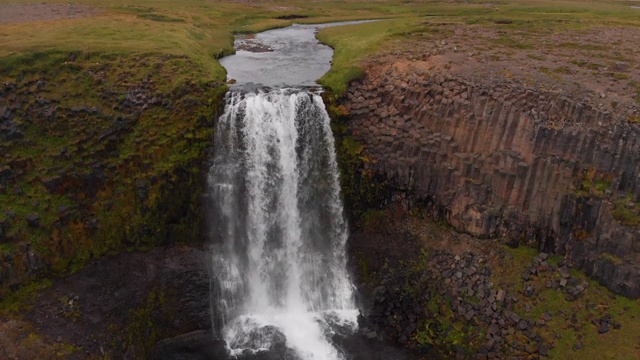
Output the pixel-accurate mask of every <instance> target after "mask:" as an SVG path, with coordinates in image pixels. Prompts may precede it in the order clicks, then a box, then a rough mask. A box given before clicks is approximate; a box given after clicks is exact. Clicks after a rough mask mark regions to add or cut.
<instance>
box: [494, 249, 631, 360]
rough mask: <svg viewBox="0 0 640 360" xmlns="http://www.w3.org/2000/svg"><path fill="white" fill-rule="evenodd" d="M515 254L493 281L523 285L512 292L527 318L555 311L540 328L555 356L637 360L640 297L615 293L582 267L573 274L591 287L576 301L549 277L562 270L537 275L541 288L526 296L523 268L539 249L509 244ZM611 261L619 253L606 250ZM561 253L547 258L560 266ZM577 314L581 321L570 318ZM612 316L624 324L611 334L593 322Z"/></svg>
mask: <svg viewBox="0 0 640 360" xmlns="http://www.w3.org/2000/svg"><path fill="white" fill-rule="evenodd" d="M504 250H505V251H506V252H507V253H508V254H509V256H508V257H507V258H506V259H505V260H503V261H502V263H501V265H500V267H499V268H498V269H496V268H495V267H494V268H493V269H492V270H493V274H492V281H493V282H494V284H496V286H498V287H509V288H510V289H512V290H513V289H515V290H517V291H516V292H513V291H512V292H510V295H511V296H516V297H517V299H518V302H517V303H516V305H515V308H514V310H515V311H516V312H517V313H518V314H519V315H520V316H522V317H523V318H525V319H528V320H531V321H536V320H538V319H540V318H541V317H542V315H543V314H544V313H547V312H548V313H550V314H551V317H552V319H551V321H548V322H547V323H546V325H545V326H544V327H542V328H539V329H538V330H536V332H537V333H539V334H540V335H541V336H542V337H543V338H545V340H546V341H547V342H548V343H549V342H550V343H552V344H553V348H552V349H551V350H550V352H549V357H550V358H552V359H567V360H572V359H575V360H599V359H637V358H638V355H639V354H640V347H638V344H640V341H639V340H640V321H639V320H640V300H631V299H628V298H625V297H623V296H618V295H614V294H612V293H611V292H610V291H609V290H608V289H606V288H605V287H603V286H601V285H599V284H598V283H597V282H596V281H593V280H590V279H588V278H587V276H586V275H584V274H583V273H582V272H580V271H577V270H573V269H572V271H571V277H573V278H575V279H578V280H579V281H582V280H584V281H587V282H588V284H589V286H588V288H587V289H586V290H585V292H584V293H583V294H582V295H581V296H580V297H579V298H578V299H577V300H575V301H572V302H569V301H567V300H566V294H564V293H563V292H562V291H560V290H559V289H547V288H546V287H545V282H546V281H547V280H549V279H554V278H555V279H559V276H560V275H559V274H558V273H557V272H547V273H543V275H539V276H538V277H534V278H533V280H532V283H533V284H535V286H536V287H537V288H538V289H541V291H540V293H539V294H538V295H537V296H534V297H531V298H527V297H524V296H523V295H522V288H523V286H522V283H523V281H522V278H521V276H522V273H523V272H524V270H525V269H526V268H527V267H528V266H529V265H531V264H532V262H533V259H534V258H535V256H536V255H537V254H538V252H537V251H536V250H535V249H532V248H527V247H519V248H516V249H512V248H508V247H504ZM603 256H604V257H606V258H607V259H611V261H614V262H615V261H620V259H619V258H617V257H615V256H613V255H610V254H605V255H603ZM559 260H561V257H559V256H551V257H549V259H548V260H547V262H548V263H549V264H550V265H557V263H558V261H559ZM527 303H529V304H530V306H531V311H530V312H527V311H525V304H527ZM574 314H575V317H576V319H577V321H576V324H575V326H574V325H572V324H571V322H570V321H569V320H568V317H571V316H573V315H574ZM606 314H608V315H610V316H611V317H612V318H613V320H614V321H616V322H618V323H620V324H621V326H622V327H621V329H620V330H617V329H613V328H611V329H610V330H609V332H608V333H606V334H598V329H597V328H596V327H595V325H593V324H592V323H591V321H592V320H593V319H597V318H600V317H602V316H604V315H606ZM577 341H581V342H582V343H583V345H584V348H583V349H581V350H573V346H574V345H575V344H576V342H577Z"/></svg>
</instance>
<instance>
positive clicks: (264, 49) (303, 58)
mask: <svg viewBox="0 0 640 360" xmlns="http://www.w3.org/2000/svg"><path fill="white" fill-rule="evenodd" d="M362 22H364V21H353V22H343V23H328V24H317V25H299V24H296V25H292V26H289V27H286V28H282V29H275V30H269V31H265V32H261V33H259V34H256V35H255V37H249V38H247V37H246V36H244V37H238V38H237V39H236V41H235V48H236V49H237V50H236V54H235V55H231V56H227V57H225V58H223V59H221V60H220V64H222V66H224V67H225V69H227V74H228V75H227V78H228V79H233V80H235V81H236V83H237V84H239V85H246V84H251V83H252V84H256V85H258V86H268V87H281V88H282V87H290V86H315V85H317V83H316V81H317V80H318V79H319V78H320V77H322V75H324V74H325V73H327V71H329V69H330V68H331V57H332V56H333V50H332V49H331V48H330V47H329V46H327V45H323V44H321V43H320V42H319V41H318V40H317V39H316V37H315V35H316V33H317V32H318V30H319V29H322V28H325V27H329V26H336V25H349V24H358V23H362Z"/></svg>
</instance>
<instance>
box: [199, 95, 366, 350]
mask: <svg viewBox="0 0 640 360" xmlns="http://www.w3.org/2000/svg"><path fill="white" fill-rule="evenodd" d="M215 151H216V155H215V158H214V162H213V166H212V167H211V171H210V174H209V187H210V192H211V197H212V198H213V211H212V214H211V219H210V221H211V224H212V225H211V233H212V237H213V239H214V244H215V246H214V253H213V266H214V269H213V270H214V274H215V277H216V280H215V284H214V287H213V299H214V308H215V314H214V324H217V325H218V326H217V327H220V328H221V329H222V335H223V337H224V338H225V340H226V341H227V342H228V345H229V347H230V348H231V349H232V353H233V354H235V355H240V354H247V353H248V352H251V353H253V352H259V351H274V349H276V348H280V350H279V351H282V354H286V356H285V355H282V358H283V359H284V358H287V359H304V360H306V359H319V360H332V359H336V360H337V359H344V355H343V354H342V353H341V350H340V349H339V348H337V347H336V346H335V345H334V344H333V343H332V341H331V337H332V336H333V335H334V334H335V333H336V332H338V333H341V332H343V333H344V332H352V331H354V330H355V327H356V326H357V325H356V316H357V314H358V311H357V310H356V308H355V305H354V303H353V291H354V290H353V286H352V284H351V281H350V279H349V276H348V273H347V270H346V257H345V256H346V255H345V242H346V239H347V226H346V223H345V220H344V217H343V207H342V202H341V198H340V186H339V175H338V168H337V164H336V157H335V149H334V139H333V134H332V132H331V128H330V122H329V116H328V114H327V112H326V110H325V106H324V103H323V102H322V99H321V98H320V96H318V95H316V94H313V93H310V92H306V91H301V90H293V89H277V90H271V91H260V92H257V93H242V92H231V93H229V94H228V95H227V99H226V108H225V113H224V114H223V115H222V116H221V117H220V119H219V121H218V124H217V127H216V135H215Z"/></svg>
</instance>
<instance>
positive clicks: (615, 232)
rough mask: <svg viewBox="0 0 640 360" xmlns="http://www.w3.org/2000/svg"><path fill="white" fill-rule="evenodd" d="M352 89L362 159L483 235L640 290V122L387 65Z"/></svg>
mask: <svg viewBox="0 0 640 360" xmlns="http://www.w3.org/2000/svg"><path fill="white" fill-rule="evenodd" d="M377 74H378V75H375V74H369V75H367V76H366V77H365V78H364V79H362V80H359V81H356V82H354V83H352V84H351V86H350V88H349V91H348V93H347V95H346V97H345V99H344V104H343V105H344V106H345V107H346V109H347V111H348V112H349V114H350V118H351V120H350V122H349V129H350V131H351V133H352V135H353V136H354V137H355V138H356V139H357V140H359V141H360V142H362V143H363V144H364V145H365V154H366V156H367V158H368V159H369V160H370V161H369V163H368V164H367V166H369V167H370V168H371V170H373V171H374V172H377V173H379V174H384V175H386V177H387V178H388V179H390V180H391V181H393V182H394V183H395V184H396V185H397V186H399V187H401V188H404V189H406V190H407V191H408V192H409V193H411V194H412V195H413V196H414V197H415V198H416V199H419V200H422V201H426V203H427V205H428V206H429V207H430V208H431V209H433V210H435V211H438V213H439V214H440V215H442V216H444V217H445V218H446V219H447V220H448V221H449V222H450V224H451V225H453V226H454V227H455V228H456V229H458V230H460V231H464V232H467V233H470V234H472V235H474V236H477V237H484V238H498V237H506V238H509V239H511V241H513V242H526V243H529V244H533V245H535V246H537V247H538V248H539V249H540V250H544V251H548V252H555V253H560V254H565V255H566V257H567V260H569V261H570V262H572V263H573V265H574V266H576V267H578V268H580V269H582V270H584V271H585V272H586V273H587V274H589V275H591V276H592V277H593V278H595V279H597V280H599V281H600V282H601V283H603V284H604V285H606V286H607V287H608V288H609V289H611V290H613V291H615V292H617V293H620V294H624V295H627V296H630V297H640V231H639V229H638V227H637V224H638V223H639V221H638V219H640V217H639V215H638V206H637V205H635V200H636V199H638V197H639V196H640V161H639V160H640V126H639V125H638V124H633V123H629V122H628V121H627V119H622V118H620V119H618V118H617V117H616V116H614V115H612V114H611V113H608V112H604V111H599V110H597V109H596V108H594V107H593V106H592V105H589V104H586V103H580V102H576V101H574V100H572V99H569V98H567V97H565V96H563V95H560V94H555V93H543V92H539V91H536V90H533V89H527V88H523V87H522V86H517V85H514V84H511V83H504V84H494V85H492V86H488V85H478V84H474V83H471V82H468V81H465V80H462V79H455V78H453V77H452V76H451V75H442V74H429V73H426V72H424V73H416V72H413V73H405V72H402V71H395V72H394V70H392V69H389V70H387V71H386V72H385V71H380V72H378V73H377Z"/></svg>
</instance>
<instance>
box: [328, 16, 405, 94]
mask: <svg viewBox="0 0 640 360" xmlns="http://www.w3.org/2000/svg"><path fill="white" fill-rule="evenodd" d="M417 24H418V20H417V19H399V20H383V21H376V22H371V23H366V24H359V25H347V26H338V27H330V28H326V29H323V30H322V31H320V32H319V33H318V39H319V40H320V41H322V42H323V43H325V44H328V45H330V46H331V47H333V48H334V49H335V52H334V54H333V61H332V65H331V70H330V71H329V72H328V73H327V74H325V75H324V76H323V77H322V78H321V79H320V83H321V84H322V85H323V86H324V87H326V88H328V89H330V90H331V91H332V92H333V93H334V95H341V94H342V93H344V91H345V90H346V84H347V83H348V82H349V81H351V80H354V79H356V78H358V77H361V76H363V75H364V69H363V68H362V66H361V60H362V58H364V57H366V56H368V55H371V54H373V53H374V52H375V51H376V50H379V49H380V47H381V46H383V45H384V44H385V43H387V42H389V41H391V40H394V39H397V38H398V37H399V36H401V35H402V34H404V33H406V32H407V31H409V30H411V29H412V28H414V27H415V26H416V25H417Z"/></svg>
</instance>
